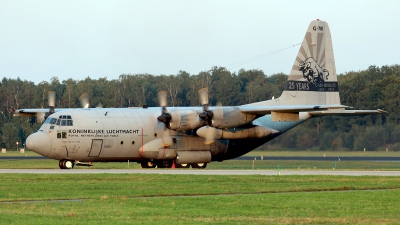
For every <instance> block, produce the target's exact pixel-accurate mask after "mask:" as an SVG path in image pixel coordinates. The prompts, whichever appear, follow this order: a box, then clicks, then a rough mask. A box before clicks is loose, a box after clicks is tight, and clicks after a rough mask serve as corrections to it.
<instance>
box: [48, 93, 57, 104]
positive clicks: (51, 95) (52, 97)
mask: <svg viewBox="0 0 400 225" xmlns="http://www.w3.org/2000/svg"><path fill="white" fill-rule="evenodd" d="M48 95H49V99H48V100H49V107H55V106H56V93H55V92H54V91H49V92H48Z"/></svg>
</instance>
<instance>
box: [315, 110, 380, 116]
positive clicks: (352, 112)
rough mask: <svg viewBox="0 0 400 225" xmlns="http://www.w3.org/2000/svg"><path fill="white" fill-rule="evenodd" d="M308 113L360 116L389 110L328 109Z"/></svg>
mask: <svg viewBox="0 0 400 225" xmlns="http://www.w3.org/2000/svg"><path fill="white" fill-rule="evenodd" d="M308 113H309V114H310V115H312V116H328V115H337V116H359V115H371V114H383V113H387V112H386V111H383V110H382V109H377V110H327V111H314V112H308Z"/></svg>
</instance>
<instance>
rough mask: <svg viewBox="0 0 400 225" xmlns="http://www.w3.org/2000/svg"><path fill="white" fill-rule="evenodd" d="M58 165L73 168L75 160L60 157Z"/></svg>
mask: <svg viewBox="0 0 400 225" xmlns="http://www.w3.org/2000/svg"><path fill="white" fill-rule="evenodd" d="M58 166H59V167H60V169H73V168H74V166H75V162H74V161H71V160H67V159H61V160H60V161H59V162H58Z"/></svg>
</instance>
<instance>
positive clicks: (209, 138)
mask: <svg viewBox="0 0 400 225" xmlns="http://www.w3.org/2000/svg"><path fill="white" fill-rule="evenodd" d="M209 128H210V129H207V133H206V135H205V138H204V144H206V145H210V144H212V143H213V142H214V141H215V140H214V138H215V136H216V130H217V129H215V128H212V127H209Z"/></svg>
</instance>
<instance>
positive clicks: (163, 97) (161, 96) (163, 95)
mask: <svg viewBox="0 0 400 225" xmlns="http://www.w3.org/2000/svg"><path fill="white" fill-rule="evenodd" d="M157 96H158V101H159V103H160V106H161V115H160V116H159V117H157V120H158V121H160V122H162V123H165V126H166V127H167V128H168V127H169V122H170V121H171V114H169V113H168V111H167V108H166V107H167V92H166V91H160V92H158V94H157Z"/></svg>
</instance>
